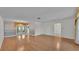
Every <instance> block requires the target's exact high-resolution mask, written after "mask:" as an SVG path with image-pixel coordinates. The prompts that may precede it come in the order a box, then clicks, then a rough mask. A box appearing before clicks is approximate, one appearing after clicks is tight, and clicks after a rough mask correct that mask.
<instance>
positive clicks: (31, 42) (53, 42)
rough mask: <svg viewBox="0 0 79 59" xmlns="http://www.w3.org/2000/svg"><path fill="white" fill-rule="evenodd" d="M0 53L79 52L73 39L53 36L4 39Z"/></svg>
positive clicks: (78, 47)
mask: <svg viewBox="0 0 79 59" xmlns="http://www.w3.org/2000/svg"><path fill="white" fill-rule="evenodd" d="M1 51H79V46H78V45H76V44H75V43H74V40H73V39H66V38H61V37H55V36H48V35H39V36H25V37H24V36H23V38H22V37H20V36H16V37H6V38H4V41H3V44H2V47H1Z"/></svg>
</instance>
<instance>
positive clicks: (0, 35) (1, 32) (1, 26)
mask: <svg viewBox="0 0 79 59" xmlns="http://www.w3.org/2000/svg"><path fill="white" fill-rule="evenodd" d="M3 23H4V22H3V19H2V17H0V48H1V45H2V42H3V40H4V24H3Z"/></svg>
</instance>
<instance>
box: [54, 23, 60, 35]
mask: <svg viewBox="0 0 79 59" xmlns="http://www.w3.org/2000/svg"><path fill="white" fill-rule="evenodd" d="M54 35H55V36H60V35H61V23H55V24H54Z"/></svg>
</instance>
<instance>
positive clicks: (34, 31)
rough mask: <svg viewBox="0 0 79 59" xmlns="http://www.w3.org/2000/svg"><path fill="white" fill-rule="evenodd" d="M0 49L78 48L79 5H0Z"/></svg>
mask: <svg viewBox="0 0 79 59" xmlns="http://www.w3.org/2000/svg"><path fill="white" fill-rule="evenodd" d="M0 51H79V8H78V7H16V8H15V7H7V8H5V7H3V8H2V7H0Z"/></svg>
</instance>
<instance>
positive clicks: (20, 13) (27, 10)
mask: <svg viewBox="0 0 79 59" xmlns="http://www.w3.org/2000/svg"><path fill="white" fill-rule="evenodd" d="M75 9H76V8H75V7H0V15H1V16H3V17H10V18H11V17H12V18H21V19H22V18H24V19H27V18H28V19H31V20H35V21H48V20H55V19H63V18H65V17H70V16H73V15H74V14H75ZM38 17H40V20H38V19H37V18H38Z"/></svg>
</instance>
